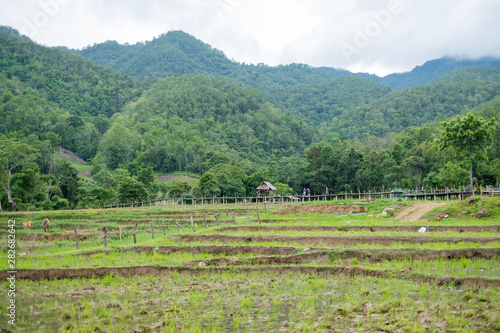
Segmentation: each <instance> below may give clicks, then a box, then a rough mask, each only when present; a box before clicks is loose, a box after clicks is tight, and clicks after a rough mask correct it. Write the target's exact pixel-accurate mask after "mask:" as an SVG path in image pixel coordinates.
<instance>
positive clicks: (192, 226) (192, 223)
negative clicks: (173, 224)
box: [191, 214, 196, 231]
mask: <svg viewBox="0 0 500 333" xmlns="http://www.w3.org/2000/svg"><path fill="white" fill-rule="evenodd" d="M191 228H193V231H196V229H195V228H194V222H193V214H191Z"/></svg>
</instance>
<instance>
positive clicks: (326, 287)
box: [0, 198, 500, 332]
mask: <svg viewBox="0 0 500 333" xmlns="http://www.w3.org/2000/svg"><path fill="white" fill-rule="evenodd" d="M384 210H385V211H386V212H387V214H382V215H380V214H381V213H382V212H383V211H384ZM479 211H481V214H478V212H479ZM377 215H379V216H377ZM476 216H481V217H476ZM44 218H49V219H50V222H51V225H50V229H49V230H48V231H47V232H44V230H43V228H42V221H43V219H44ZM9 220H15V227H14V230H15V239H16V242H15V257H13V256H12V252H9V250H11V249H12V248H13V246H12V245H11V244H12V242H10V243H9V241H8V239H9V237H8V235H9V234H12V233H11V232H9V227H8V225H9V222H8V221H9ZM27 221H32V225H31V228H30V229H23V224H22V222H27ZM0 223H1V224H2V226H3V228H2V230H3V231H2V232H1V234H2V238H1V240H0V242H1V243H2V247H1V252H0V275H1V276H2V280H3V281H4V288H3V289H4V290H5V291H4V293H5V297H3V296H2V297H0V308H1V309H3V311H4V312H5V314H7V307H8V306H9V304H10V298H9V297H7V290H8V288H9V286H10V285H11V284H10V282H9V280H8V279H7V278H8V277H9V276H10V274H11V273H9V271H16V283H15V287H16V293H15V294H16V295H15V302H16V303H15V304H16V319H15V326H14V325H12V324H9V323H8V321H9V320H10V319H9V317H7V316H6V315H4V316H2V317H3V318H2V319H0V332H500V198H477V199H476V200H475V201H474V202H471V203H469V202H468V201H445V202H439V201H437V202H436V201H405V200H402V199H398V200H394V199H393V200H374V201H373V202H371V203H368V202H359V201H356V200H343V201H340V200H339V201H331V202H305V203H293V204H273V203H272V202H268V203H266V204H264V203H258V204H255V203H253V204H243V203H242V204H225V205H221V204H217V203H215V204H209V205H207V204H205V205H196V206H191V205H189V206H186V205H184V206H183V205H156V206H148V207H135V208H120V209H108V210H81V211H44V212H17V213H0ZM10 224H12V222H11V223H10ZM422 227H427V228H424V229H426V232H418V230H419V229H421V228H422ZM134 234H135V235H134ZM134 239H135V240H134ZM77 240H78V241H77ZM77 244H78V245H77ZM13 258H15V267H9V264H10V263H11V262H9V259H10V260H14V259H13Z"/></svg>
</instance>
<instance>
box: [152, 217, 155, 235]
mask: <svg viewBox="0 0 500 333" xmlns="http://www.w3.org/2000/svg"><path fill="white" fill-rule="evenodd" d="M151 237H152V238H151V239H155V229H154V227H153V220H151Z"/></svg>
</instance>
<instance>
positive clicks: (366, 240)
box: [171, 234, 500, 246]
mask: <svg viewBox="0 0 500 333" xmlns="http://www.w3.org/2000/svg"><path fill="white" fill-rule="evenodd" d="M171 237H172V238H173V239H177V240H179V241H183V242H222V243H223V244H228V243H234V242H246V243H262V242H278V243H298V244H324V245H331V246H334V245H338V244H343V245H356V244H380V245H390V244H393V243H410V244H426V243H436V242H445V243H447V244H456V243H460V242H465V243H480V244H486V243H493V242H500V237H428V236H427V235H415V236H331V237H328V236H304V237H302V236H283V235H252V236H233V235H194V234H190V235H172V236H171Z"/></svg>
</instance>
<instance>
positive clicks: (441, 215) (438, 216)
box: [434, 214, 448, 221]
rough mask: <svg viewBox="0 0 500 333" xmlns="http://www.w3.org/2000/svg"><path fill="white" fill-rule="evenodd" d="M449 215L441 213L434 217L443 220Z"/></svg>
mask: <svg viewBox="0 0 500 333" xmlns="http://www.w3.org/2000/svg"><path fill="white" fill-rule="evenodd" d="M447 217H448V214H439V215H437V216H436V217H435V218H434V219H436V220H438V221H441V220H442V219H444V218H447Z"/></svg>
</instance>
